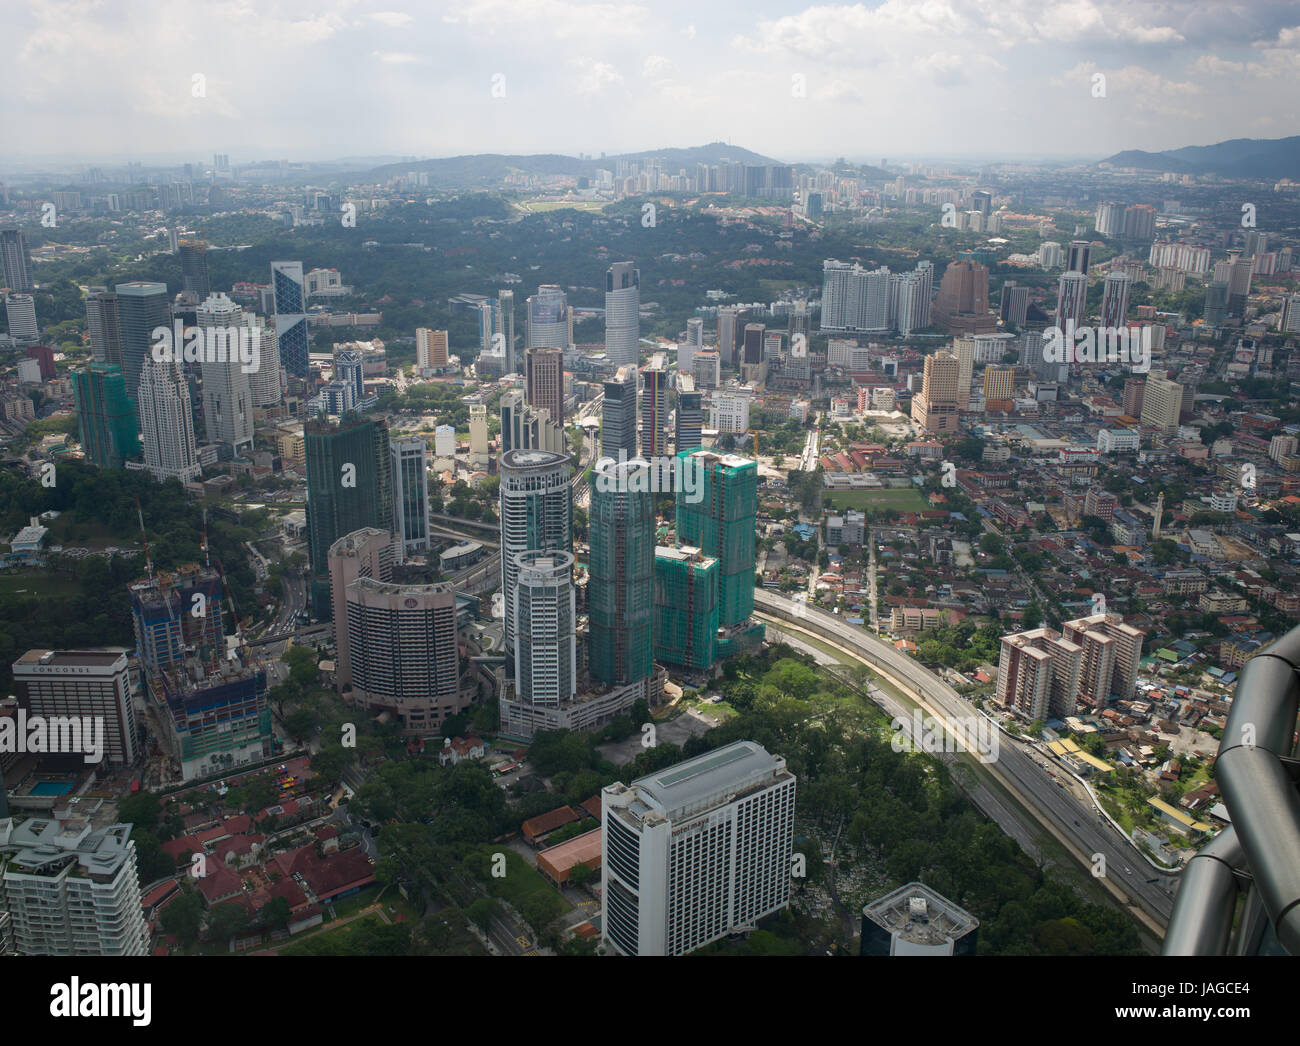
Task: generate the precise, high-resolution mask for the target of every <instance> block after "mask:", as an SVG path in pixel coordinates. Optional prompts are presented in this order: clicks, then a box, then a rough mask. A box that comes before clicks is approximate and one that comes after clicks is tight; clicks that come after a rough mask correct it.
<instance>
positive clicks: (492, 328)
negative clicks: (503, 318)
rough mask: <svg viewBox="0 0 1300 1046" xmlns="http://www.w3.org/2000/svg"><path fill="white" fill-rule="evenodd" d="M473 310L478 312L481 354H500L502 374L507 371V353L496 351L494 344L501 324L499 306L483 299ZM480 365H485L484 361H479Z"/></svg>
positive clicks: (494, 355)
mask: <svg viewBox="0 0 1300 1046" xmlns="http://www.w3.org/2000/svg"><path fill="white" fill-rule="evenodd" d="M473 311H475V312H477V313H478V347H479V355H480V356H481V357H482V356H493V357H496V356H498V355H499V357H500V367H501V373H502V374H504V373H506V369H505V367H506V357H505V354H504V353H500V354H498V353H497V352H496V351H495V349H494V346H493V344H492V335H493V334H495V333H496V329H497V326H498V325H499V317H498V316H497V306H496V305H495V304H494V303H492V302H490V301H481V302H479V303H478V304H477V305H475V306H473ZM478 366H483V362H482V361H480V362H479V363H478Z"/></svg>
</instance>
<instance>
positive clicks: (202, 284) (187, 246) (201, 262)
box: [180, 240, 212, 301]
mask: <svg viewBox="0 0 1300 1046" xmlns="http://www.w3.org/2000/svg"><path fill="white" fill-rule="evenodd" d="M180 256H181V290H183V291H189V292H190V293H192V294H193V295H194V296H195V297H196V298H198V300H199V301H206V300H207V298H208V295H209V294H211V293H212V281H211V280H210V279H209V278H208V245H207V244H206V243H204V242H203V241H202V240H181V242H180Z"/></svg>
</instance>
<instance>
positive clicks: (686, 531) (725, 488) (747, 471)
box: [677, 450, 758, 628]
mask: <svg viewBox="0 0 1300 1046" xmlns="http://www.w3.org/2000/svg"><path fill="white" fill-rule="evenodd" d="M678 459H679V460H680V461H681V463H682V467H683V469H686V468H690V469H695V470H697V472H696V478H695V481H694V483H691V484H689V485H690V486H694V487H695V488H696V489H695V492H694V493H692V492H691V491H690V490H687V489H685V488H686V486H687V484H683V486H682V489H679V490H678V491H677V541H678V543H679V544H681V545H688V546H690V547H692V548H698V549H699V550H700V551H701V552H702V553H703V554H704V555H706V556H710V557H712V558H714V559H716V560H717V561H718V624H719V626H720V627H722V628H729V627H731V626H734V625H740V624H743V623H744V622H745V621H747V620H748V619H749V618H750V616H751V615H752V614H753V613H754V541H755V528H756V524H755V518H756V517H757V514H758V465H757V464H756V463H755V462H753V461H750V460H749V459H747V458H742V457H740V456H739V455H736V454H718V453H715V452H714V451H711V450H689V451H682V452H681V453H680V454H678ZM701 481H702V482H703V494H702V496H701V494H700V492H699V488H698V486H696V485H697V484H699V483H700V482H701ZM693 498H698V499H699V500H692V499H693Z"/></svg>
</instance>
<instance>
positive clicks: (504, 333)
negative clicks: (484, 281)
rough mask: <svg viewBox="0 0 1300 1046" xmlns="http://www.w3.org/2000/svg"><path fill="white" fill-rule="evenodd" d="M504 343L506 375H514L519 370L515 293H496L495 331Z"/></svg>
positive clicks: (506, 291)
mask: <svg viewBox="0 0 1300 1046" xmlns="http://www.w3.org/2000/svg"><path fill="white" fill-rule="evenodd" d="M493 333H494V334H495V333H499V334H500V335H501V337H502V339H503V340H504V342H505V352H506V373H507V374H514V373H515V372H516V371H517V370H518V369H519V363H518V360H517V359H516V357H515V292H514V291H512V290H499V291H497V309H496V330H495V331H494V332H493Z"/></svg>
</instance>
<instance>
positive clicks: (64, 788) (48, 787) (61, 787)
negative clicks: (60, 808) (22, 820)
mask: <svg viewBox="0 0 1300 1046" xmlns="http://www.w3.org/2000/svg"><path fill="white" fill-rule="evenodd" d="M76 783H77V782H76V781H40V782H38V783H37V784H34V785H32V790H31V791H30V792H29V793H28V794H29V795H67V794H68V793H69V792H71V791H72V789H73V786H74V785H75V784H76Z"/></svg>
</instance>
